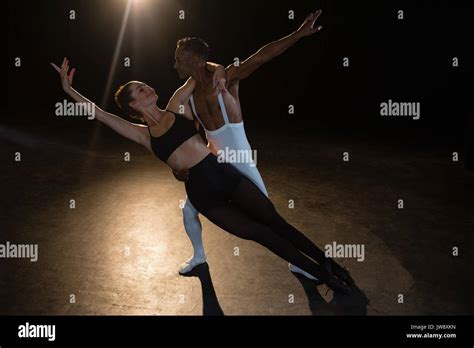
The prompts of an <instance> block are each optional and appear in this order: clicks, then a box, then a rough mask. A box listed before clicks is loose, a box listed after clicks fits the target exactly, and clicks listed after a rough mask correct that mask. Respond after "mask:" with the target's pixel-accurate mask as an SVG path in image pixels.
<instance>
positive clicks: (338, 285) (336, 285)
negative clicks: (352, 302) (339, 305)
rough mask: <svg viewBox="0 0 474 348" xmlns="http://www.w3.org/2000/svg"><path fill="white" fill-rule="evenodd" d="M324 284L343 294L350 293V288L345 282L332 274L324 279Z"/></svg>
mask: <svg viewBox="0 0 474 348" xmlns="http://www.w3.org/2000/svg"><path fill="white" fill-rule="evenodd" d="M326 285H327V286H328V288H329V289H331V290H332V291H334V292H338V293H342V294H345V295H350V294H351V293H352V289H351V288H350V287H349V286H348V285H347V284H344V282H343V281H342V280H341V279H339V278H336V277H334V276H331V277H330V278H329V279H328V280H327V281H326ZM326 294H327V292H326Z"/></svg>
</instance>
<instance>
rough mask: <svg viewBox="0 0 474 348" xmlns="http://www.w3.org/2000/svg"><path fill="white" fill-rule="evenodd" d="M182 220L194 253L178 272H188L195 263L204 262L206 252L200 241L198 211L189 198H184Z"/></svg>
mask: <svg viewBox="0 0 474 348" xmlns="http://www.w3.org/2000/svg"><path fill="white" fill-rule="evenodd" d="M183 222H184V229H185V231H186V234H187V235H188V237H189V239H190V240H191V244H192V246H193V250H194V255H193V257H191V258H190V259H189V260H188V261H186V262H185V263H184V264H183V265H182V266H181V269H180V270H179V273H181V274H185V273H188V272H190V271H191V270H192V269H193V268H194V267H196V266H197V265H200V264H202V263H204V262H206V253H205V251H204V246H203V243H202V225H201V221H200V220H199V212H198V211H197V210H196V208H194V206H193V205H192V204H191V201H190V200H189V198H186V203H185V205H184V207H183Z"/></svg>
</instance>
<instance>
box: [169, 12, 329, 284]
mask: <svg viewBox="0 0 474 348" xmlns="http://www.w3.org/2000/svg"><path fill="white" fill-rule="evenodd" d="M320 14H321V10H318V11H316V12H315V13H311V14H310V15H308V17H307V18H306V20H305V22H304V23H303V24H302V25H301V26H300V28H299V29H298V30H296V31H295V32H293V33H292V34H290V35H288V36H286V37H284V38H282V39H280V40H277V41H274V42H272V43H270V44H268V45H265V46H264V47H262V48H261V49H260V50H258V51H257V52H256V53H255V54H254V55H252V56H251V57H249V58H248V59H246V60H245V61H243V62H242V63H241V64H239V65H238V66H236V65H234V64H232V65H229V66H228V67H227V68H226V70H225V75H226V76H225V77H226V83H225V85H223V86H221V91H222V93H219V94H218V97H217V100H216V98H215V88H214V87H215V86H214V85H213V80H212V73H211V72H210V71H209V70H207V69H206V61H207V58H208V56H209V46H208V44H207V43H205V42H204V41H203V40H202V39H199V38H185V39H181V40H179V41H178V43H177V49H176V53H175V59H176V63H175V65H174V68H175V69H176V70H177V72H178V74H179V77H180V78H182V79H184V78H188V77H189V76H191V77H192V78H193V79H194V80H195V81H196V87H195V89H194V95H192V96H191V98H190V102H191V106H192V110H193V112H194V115H195V117H196V118H197V119H198V120H199V122H200V123H201V125H202V126H203V128H204V130H205V132H206V137H207V140H208V142H209V144H208V146H209V148H210V149H211V151H212V152H214V154H216V155H218V154H219V153H221V154H222V153H223V152H225V151H227V150H230V151H236V152H238V153H245V152H247V154H251V153H253V152H252V149H251V147H250V144H249V142H248V140H247V136H246V134H245V129H244V124H243V120H242V111H241V108H240V100H239V82H240V81H241V80H243V79H245V78H247V77H249V76H250V75H251V74H252V73H253V72H254V71H255V70H256V69H258V68H259V67H260V66H261V65H263V64H264V63H266V62H268V61H269V60H271V59H273V58H275V57H277V56H278V55H280V54H282V53H283V52H284V51H285V50H287V49H288V48H290V47H291V46H293V45H294V44H295V43H296V42H298V41H299V40H300V39H301V38H303V37H306V36H310V35H313V34H315V33H317V32H319V31H320V30H321V28H322V27H321V26H316V27H315V22H316V20H317V18H318V17H319V15H320ZM221 83H222V82H221ZM249 157H250V156H249ZM232 164H233V165H234V166H235V167H236V168H237V169H238V170H239V171H240V172H242V174H244V175H245V176H246V177H248V178H249V179H250V180H251V181H252V182H253V183H254V184H255V185H256V186H257V187H258V188H259V189H260V190H261V191H262V192H263V193H264V194H265V195H267V196H268V193H267V190H266V188H265V185H264V183H263V180H262V177H261V176H260V173H259V171H258V169H257V167H256V164H255V163H254V162H253V161H246V163H242V162H239V163H235V162H232ZM174 174H175V176H176V178H177V179H178V180H180V181H186V180H187V172H180V173H176V172H175V173H174ZM198 214H199V212H198V211H197V210H196V209H195V208H194V207H193V205H192V204H191V202H190V201H189V199H187V200H186V204H185V206H184V208H183V220H184V227H185V230H186V233H187V234H188V236H189V238H190V240H191V243H192V245H193V248H194V256H193V257H192V258H190V259H189V260H188V261H186V263H185V264H184V265H183V266H182V267H181V269H180V273H181V274H185V273H187V272H190V271H191V270H192V269H193V268H194V267H196V266H197V265H199V264H202V263H204V262H206V255H205V252H204V247H203V243H202V236H201V232H202V227H201V222H200V220H199V217H198ZM321 254H322V255H321V257H324V253H323V252H321ZM317 261H318V260H317ZM290 270H291V271H292V272H297V273H300V274H303V275H305V276H306V277H308V278H310V279H316V278H314V277H313V276H312V275H310V274H309V273H307V272H305V271H303V270H302V269H300V268H298V267H296V266H294V265H291V264H290Z"/></svg>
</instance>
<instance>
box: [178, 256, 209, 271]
mask: <svg viewBox="0 0 474 348" xmlns="http://www.w3.org/2000/svg"><path fill="white" fill-rule="evenodd" d="M205 262H206V256H204V257H195V256H193V257H192V258H190V259H189V260H187V261H186V262H185V263H183V264H182V265H181V268H180V269H179V274H186V273H189V272H191V271H192V270H193V269H194V268H196V267H197V266H199V265H202V264H203V263H205Z"/></svg>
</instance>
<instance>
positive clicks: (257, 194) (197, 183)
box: [51, 58, 355, 294]
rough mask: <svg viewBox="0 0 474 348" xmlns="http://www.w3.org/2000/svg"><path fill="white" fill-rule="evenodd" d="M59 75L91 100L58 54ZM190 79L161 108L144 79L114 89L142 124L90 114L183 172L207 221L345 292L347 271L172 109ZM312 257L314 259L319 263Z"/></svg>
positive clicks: (182, 99)
mask: <svg viewBox="0 0 474 348" xmlns="http://www.w3.org/2000/svg"><path fill="white" fill-rule="evenodd" d="M51 65H52V66H53V67H54V68H55V70H56V71H57V72H58V73H59V74H60V77H61V83H62V87H63V89H64V91H65V92H66V93H67V94H68V95H69V96H70V97H71V98H72V99H74V100H75V101H77V102H83V103H84V102H86V103H91V102H90V101H89V100H88V99H86V98H85V97H83V96H82V95H81V94H79V93H78V92H77V91H76V90H74V89H73V88H72V86H71V85H72V79H73V75H74V71H75V69H72V70H71V71H70V72H69V62H68V60H67V59H66V58H64V60H63V63H62V66H61V68H59V67H58V66H56V65H55V64H53V63H51ZM194 84H195V81H193V80H192V79H189V80H188V81H187V82H186V83H185V84H184V85H183V86H182V87H181V88H179V89H178V90H177V91H176V92H175V93H174V95H173V97H172V98H171V100H170V101H169V103H168V106H167V108H166V110H161V109H159V108H158V106H157V105H156V102H157V100H158V95H157V94H156V93H155V90H154V89H153V88H151V87H150V86H148V85H146V84H145V83H142V82H138V81H130V82H128V83H127V84H125V85H124V86H121V87H120V88H119V90H118V91H117V93H116V101H117V104H119V106H120V107H121V108H122V109H123V110H124V111H125V112H127V113H130V114H131V115H135V116H137V115H139V116H138V117H140V118H142V119H143V120H144V121H145V122H146V124H147V125H148V126H144V125H138V124H133V123H130V122H127V121H125V120H124V119H122V118H120V117H118V116H115V115H112V114H110V113H107V112H105V111H103V110H101V109H100V108H98V107H95V116H96V118H97V119H98V120H99V121H101V122H103V123H105V124H106V125H107V126H109V127H111V128H112V129H114V130H115V131H116V132H117V133H119V134H120V135H122V136H124V137H126V138H128V139H130V140H133V141H135V142H137V143H139V144H141V145H143V146H145V147H146V148H147V149H148V150H149V151H150V152H152V153H154V154H155V155H156V156H157V157H158V158H159V159H160V160H162V161H163V162H165V163H166V164H167V165H168V166H169V167H171V168H172V169H173V170H177V171H182V170H189V180H188V181H187V182H186V183H185V187H186V193H187V194H188V197H189V199H190V200H191V202H192V204H193V205H194V206H195V207H196V209H197V210H198V211H199V212H200V213H201V214H203V215H204V216H205V217H206V218H207V219H209V221H211V222H212V223H214V224H215V225H217V226H219V227H220V228H222V229H223V230H225V231H227V232H229V233H231V234H233V235H235V236H237V237H240V238H242V239H247V240H253V241H255V242H257V243H259V244H261V245H263V246H264V247H266V248H268V249H270V250H271V251H272V252H273V253H275V254H276V255H278V256H280V257H281V258H283V259H284V260H286V261H288V262H291V263H292V264H294V265H296V266H298V267H300V268H301V269H303V270H305V271H306V272H308V273H310V274H311V275H312V276H314V277H316V278H318V279H319V280H321V281H323V282H324V283H326V284H327V286H328V287H329V288H331V289H332V290H333V291H339V292H342V293H345V294H349V293H350V292H351V288H352V286H354V285H355V284H354V281H353V279H352V278H351V276H350V275H349V273H348V272H347V271H346V270H345V269H343V268H342V267H341V266H340V265H338V264H337V263H336V262H334V260H332V259H330V258H326V257H325V256H324V253H323V252H322V251H321V250H320V249H319V248H318V247H317V246H316V245H315V244H314V243H313V242H311V240H309V239H308V238H306V237H305V236H304V235H303V234H302V233H301V232H299V231H298V230H297V229H296V228H294V227H293V226H291V225H290V224H289V223H287V222H286V221H285V220H284V219H283V218H282V217H281V216H280V215H279V214H278V212H277V211H276V210H275V207H274V206H273V204H272V202H271V201H270V200H269V199H268V198H267V197H266V196H265V195H264V194H263V193H262V192H261V191H260V190H259V189H258V188H257V186H255V184H254V183H253V182H252V181H250V180H249V179H248V178H246V177H245V176H243V175H242V174H241V173H240V172H239V171H238V170H237V169H235V167H234V166H232V165H231V164H229V163H219V162H218V161H217V157H215V156H214V155H213V154H212V153H211V151H210V150H209V149H208V148H207V146H206V145H205V143H204V141H203V139H202V138H201V136H200V135H199V134H198V133H197V131H196V128H195V126H194V123H193V121H192V120H193V117H192V114H190V113H189V111H188V112H185V113H184V115H180V114H177V113H175V112H174V111H172V110H179V109H180V106H182V105H188V104H187V103H188V100H189V97H190V95H191V93H192V92H193V89H194ZM314 260H318V262H319V264H318V263H317V262H315V261H314Z"/></svg>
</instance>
